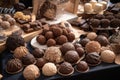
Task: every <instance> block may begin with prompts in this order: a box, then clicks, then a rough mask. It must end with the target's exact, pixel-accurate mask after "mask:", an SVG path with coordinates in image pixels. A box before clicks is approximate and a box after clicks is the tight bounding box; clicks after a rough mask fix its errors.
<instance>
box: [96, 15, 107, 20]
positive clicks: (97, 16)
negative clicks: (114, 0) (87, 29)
mask: <svg viewBox="0 0 120 80" xmlns="http://www.w3.org/2000/svg"><path fill="white" fill-rule="evenodd" d="M95 18H96V19H99V20H101V19H104V18H105V16H104V15H102V14H97V15H95Z"/></svg>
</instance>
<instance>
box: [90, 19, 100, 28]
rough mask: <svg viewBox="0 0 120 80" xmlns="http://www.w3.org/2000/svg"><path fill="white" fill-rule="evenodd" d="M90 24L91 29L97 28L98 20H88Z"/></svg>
mask: <svg viewBox="0 0 120 80" xmlns="http://www.w3.org/2000/svg"><path fill="white" fill-rule="evenodd" d="M90 22H91V26H92V27H95V28H96V27H99V24H100V20H99V19H91V20H90Z"/></svg>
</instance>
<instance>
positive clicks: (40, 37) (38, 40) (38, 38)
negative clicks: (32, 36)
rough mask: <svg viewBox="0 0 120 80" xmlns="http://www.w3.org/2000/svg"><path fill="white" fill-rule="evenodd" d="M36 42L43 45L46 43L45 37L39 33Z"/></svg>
mask: <svg viewBox="0 0 120 80" xmlns="http://www.w3.org/2000/svg"><path fill="white" fill-rule="evenodd" d="M37 42H38V43H39V44H41V45H44V44H45V43H46V38H45V36H43V35H39V36H38V37H37Z"/></svg>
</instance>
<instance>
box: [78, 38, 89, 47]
mask: <svg viewBox="0 0 120 80" xmlns="http://www.w3.org/2000/svg"><path fill="white" fill-rule="evenodd" d="M89 41H90V39H88V38H84V39H82V40H80V42H79V43H80V44H81V45H82V46H83V47H85V45H86V44H87V43H88V42H89Z"/></svg>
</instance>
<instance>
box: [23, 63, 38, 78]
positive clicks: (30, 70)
mask: <svg viewBox="0 0 120 80" xmlns="http://www.w3.org/2000/svg"><path fill="white" fill-rule="evenodd" d="M23 76H24V78H25V79H26V80H35V79H37V78H38V77H39V76H40V70H39V68H38V67H37V66H36V65H29V66H27V67H26V68H25V69H24V71H23Z"/></svg>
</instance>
